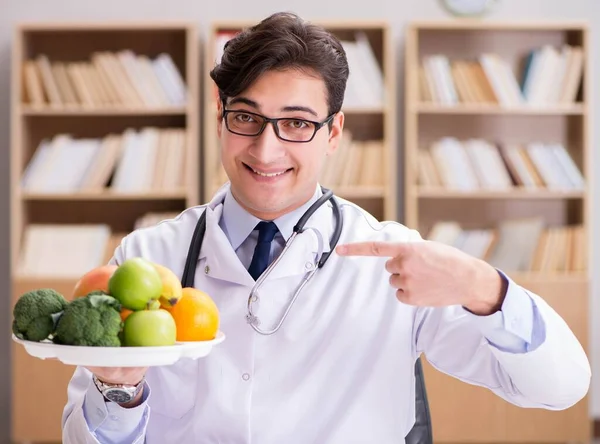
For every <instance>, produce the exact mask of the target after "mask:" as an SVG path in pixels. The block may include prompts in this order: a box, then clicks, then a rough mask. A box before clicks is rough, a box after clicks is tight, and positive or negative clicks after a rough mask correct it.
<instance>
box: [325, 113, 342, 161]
mask: <svg viewBox="0 0 600 444" xmlns="http://www.w3.org/2000/svg"><path fill="white" fill-rule="evenodd" d="M343 130H344V113H343V112H342V111H340V112H338V113H337V114H336V115H335V116H334V118H333V121H332V122H331V130H330V131H329V146H328V148H327V152H326V154H327V155H328V156H331V155H332V154H333V153H334V152H335V151H336V150H337V149H338V147H339V146H340V143H341V140H342V132H343Z"/></svg>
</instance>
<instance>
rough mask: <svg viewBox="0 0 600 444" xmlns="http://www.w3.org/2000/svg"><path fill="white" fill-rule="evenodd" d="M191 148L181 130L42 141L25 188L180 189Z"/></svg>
mask: <svg viewBox="0 0 600 444" xmlns="http://www.w3.org/2000/svg"><path fill="white" fill-rule="evenodd" d="M186 148H187V142H186V130H185V129H182V128H155V127H144V128H141V129H139V130H136V129H133V128H128V129H126V130H125V131H124V132H123V133H120V134H118V133H110V134H107V135H106V136H104V137H99V138H77V137H73V136H72V135H70V134H63V133H61V134H57V135H55V136H54V137H52V138H51V139H44V140H42V141H41V142H40V144H39V146H38V147H37V148H36V150H35V152H34V153H33V156H32V158H31V160H30V161H29V163H28V164H27V166H26V168H25V171H24V173H23V176H22V177H21V188H22V190H23V191H25V192H30V193H77V192H104V191H111V192H115V193H132V192H157V193H158V192H164V191H180V190H182V189H183V187H184V185H185V159H186V152H185V151H186Z"/></svg>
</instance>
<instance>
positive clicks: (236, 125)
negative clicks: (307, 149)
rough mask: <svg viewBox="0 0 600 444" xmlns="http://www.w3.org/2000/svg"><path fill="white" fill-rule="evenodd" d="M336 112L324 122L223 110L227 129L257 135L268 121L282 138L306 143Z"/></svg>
mask: <svg viewBox="0 0 600 444" xmlns="http://www.w3.org/2000/svg"><path fill="white" fill-rule="evenodd" d="M334 116H335V114H331V115H330V116H329V117H327V118H326V119H325V120H323V121H322V122H315V121H312V120H306V119H296V118H290V117H279V118H276V119H270V118H268V117H265V116H261V115H260V114H256V113H252V112H250V111H241V110H232V109H226V110H223V118H224V119H225V126H226V127H227V130H228V131H229V132H231V133H233V134H237V135H240V136H251V137H255V136H258V135H260V134H261V133H262V132H263V131H264V130H265V127H266V126H267V124H268V123H270V124H272V125H273V129H274V130H275V134H276V135H277V137H279V138H280V139H281V140H285V141H286V142H294V143H306V142H310V141H311V140H313V138H314V137H315V134H317V131H319V130H320V129H321V128H322V127H323V125H325V124H327V123H329V122H331V120H332V119H333V117H334Z"/></svg>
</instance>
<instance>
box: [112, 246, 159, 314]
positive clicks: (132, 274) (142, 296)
mask: <svg viewBox="0 0 600 444" xmlns="http://www.w3.org/2000/svg"><path fill="white" fill-rule="evenodd" d="M108 288H109V291H110V294H111V296H113V297H114V298H115V299H117V300H118V301H119V302H120V303H121V305H123V307H125V308H128V309H130V310H133V311H136V310H144V309H145V308H147V307H148V306H149V304H150V303H151V302H152V300H154V299H158V298H159V297H160V295H161V293H162V288H163V283H162V278H161V277H160V274H159V273H158V271H157V270H156V268H155V267H154V265H153V264H152V262H150V261H148V260H146V259H143V258H141V257H134V258H131V259H127V260H126V261H125V262H123V263H122V264H121V265H119V268H117V269H116V270H115V271H114V272H113V274H112V276H111V278H110V280H109V281H108Z"/></svg>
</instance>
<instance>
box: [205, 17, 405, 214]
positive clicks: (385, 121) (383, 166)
mask: <svg viewBox="0 0 600 444" xmlns="http://www.w3.org/2000/svg"><path fill="white" fill-rule="evenodd" d="M314 22H315V23H318V24H320V25H322V26H324V27H325V28H326V29H328V30H330V31H332V32H333V33H334V34H335V35H336V36H338V38H340V40H342V41H343V43H344V44H345V47H346V48H350V51H351V54H349V57H350V58H351V60H350V61H349V64H350V70H351V74H350V77H351V79H350V80H349V82H348V88H347V94H346V98H345V102H344V106H343V109H342V111H343V112H344V114H345V125H344V133H345V134H346V137H347V141H346V142H345V143H344V144H343V146H341V147H340V149H339V150H338V151H337V152H336V154H335V155H334V156H333V157H332V158H331V162H330V163H328V164H327V166H326V168H325V170H324V173H323V176H322V180H321V184H322V185H324V186H327V187H329V188H331V189H333V191H334V192H335V193H336V194H337V195H339V196H341V197H343V198H346V199H348V200H351V201H353V202H355V203H357V204H358V205H361V206H362V207H363V208H365V209H366V210H367V211H370V212H371V214H373V215H374V216H375V217H377V218H378V219H391V220H396V219H397V214H396V212H397V209H396V207H397V200H398V199H397V182H396V170H397V169H396V162H397V157H396V137H395V122H396V99H395V97H396V79H395V74H394V72H395V59H394V50H393V46H392V45H393V42H392V37H391V30H390V28H389V26H388V24H387V23H385V22H379V21H360V20H359V21H330V22H328V21H314ZM255 23H256V22H254V21H247V20H245V21H220V22H213V24H212V28H211V31H210V33H209V38H208V43H207V45H208V46H207V48H206V50H205V63H204V66H205V70H206V72H207V74H206V76H205V84H204V110H205V111H204V126H203V136H204V149H203V153H204V158H203V177H204V182H203V186H204V200H209V199H210V198H211V197H212V195H213V194H214V192H215V191H216V190H217V189H218V188H219V187H220V186H221V185H222V184H223V183H225V182H226V181H227V177H226V176H225V173H224V171H223V168H222V166H221V162H220V147H219V142H218V138H217V134H216V99H217V97H218V96H217V89H216V86H215V84H214V82H213V80H212V79H211V78H210V76H209V75H208V72H209V71H210V70H211V69H212V68H213V66H214V65H215V61H216V60H220V51H221V50H222V48H223V45H224V44H225V42H226V41H227V40H228V39H230V38H231V37H232V36H233V35H235V34H236V33H238V32H239V31H241V30H242V29H245V28H247V27H249V26H252V25H254V24H255ZM373 56H374V59H375V60H373ZM362 57H364V58H362ZM369 79H374V80H373V81H370V80H369ZM371 91H373V92H371ZM377 91H378V92H379V94H377ZM367 153H370V154H371V155H367ZM378 153H379V154H378Z"/></svg>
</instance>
